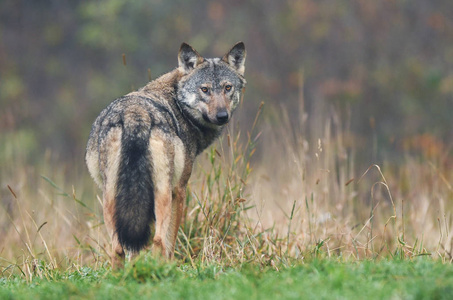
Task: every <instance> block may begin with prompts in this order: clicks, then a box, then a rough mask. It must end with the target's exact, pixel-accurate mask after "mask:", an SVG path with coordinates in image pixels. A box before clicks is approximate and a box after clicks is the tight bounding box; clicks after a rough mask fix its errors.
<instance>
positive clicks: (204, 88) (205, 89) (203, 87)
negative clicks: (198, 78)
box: [201, 86, 209, 94]
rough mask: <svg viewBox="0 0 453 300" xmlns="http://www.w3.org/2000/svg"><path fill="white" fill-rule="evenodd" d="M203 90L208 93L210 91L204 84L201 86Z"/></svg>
mask: <svg viewBox="0 0 453 300" xmlns="http://www.w3.org/2000/svg"><path fill="white" fill-rule="evenodd" d="M201 91H202V92H203V93H205V94H207V93H208V92H209V89H208V88H207V87H205V86H202V87H201Z"/></svg>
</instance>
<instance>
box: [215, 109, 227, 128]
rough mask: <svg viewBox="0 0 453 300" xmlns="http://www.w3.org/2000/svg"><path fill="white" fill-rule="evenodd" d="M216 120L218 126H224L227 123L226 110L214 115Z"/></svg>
mask: <svg viewBox="0 0 453 300" xmlns="http://www.w3.org/2000/svg"><path fill="white" fill-rule="evenodd" d="M216 119H217V122H218V123H219V124H220V125H223V124H225V123H226V122H228V112H227V111H226V110H223V111H219V112H218V113H217V115H216Z"/></svg>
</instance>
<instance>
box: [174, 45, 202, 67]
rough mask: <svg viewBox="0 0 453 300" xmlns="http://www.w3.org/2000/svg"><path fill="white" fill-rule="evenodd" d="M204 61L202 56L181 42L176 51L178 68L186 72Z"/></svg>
mask: <svg viewBox="0 0 453 300" xmlns="http://www.w3.org/2000/svg"><path fill="white" fill-rule="evenodd" d="M203 61H204V58H203V57H201V55H200V54H198V52H197V51H195V50H194V49H193V48H192V47H190V46H189V45H187V44H186V43H182V44H181V48H179V53H178V64H179V68H180V69H181V70H182V71H183V72H184V73H187V72H189V71H190V70H193V69H194V68H195V67H196V66H197V65H199V64H201V63H202V62H203Z"/></svg>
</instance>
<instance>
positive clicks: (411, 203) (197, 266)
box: [0, 104, 453, 299]
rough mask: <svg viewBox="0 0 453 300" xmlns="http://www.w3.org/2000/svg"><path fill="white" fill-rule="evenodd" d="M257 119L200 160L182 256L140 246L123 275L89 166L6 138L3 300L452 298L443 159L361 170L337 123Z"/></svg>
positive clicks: (408, 157)
mask: <svg viewBox="0 0 453 300" xmlns="http://www.w3.org/2000/svg"><path fill="white" fill-rule="evenodd" d="M263 111H264V112H265V111H266V108H265V107H263V104H261V105H260V106H259V107H258V108H257V114H256V116H255V118H254V119H253V120H254V121H253V123H252V125H251V127H250V128H249V130H246V131H241V130H240V129H239V128H240V127H239V126H238V124H237V123H232V124H230V126H229V127H228V129H227V130H226V131H225V133H224V135H223V136H222V138H221V139H220V141H219V142H217V143H215V144H214V145H213V146H212V147H211V148H209V150H207V151H205V153H203V154H202V155H201V156H200V158H199V159H198V161H197V162H196V166H195V171H194V174H193V175H192V178H191V180H190V184H189V186H190V188H189V189H188V193H187V198H186V208H185V212H184V219H183V225H182V227H181V229H180V231H179V234H178V242H177V246H176V259H175V260H174V261H172V262H171V263H165V262H162V261H158V260H155V259H153V258H151V257H150V256H149V255H148V254H147V253H146V251H144V253H143V254H142V255H141V256H140V257H139V258H138V259H136V260H133V261H130V262H128V263H127V264H126V267H125V269H124V270H122V271H118V272H114V271H112V270H111V269H110V266H109V259H108V255H107V251H108V247H109V240H108V236H107V234H106V230H105V227H104V226H103V220H102V209H101V207H102V206H101V195H100V194H99V193H100V191H99V190H98V189H97V188H96V186H95V185H94V183H93V182H92V180H91V178H90V177H89V175H88V172H87V170H86V169H85V166H84V164H83V160H82V159H79V161H78V162H77V161H76V162H74V163H68V164H64V163H62V164H57V163H55V161H54V160H53V158H52V157H53V154H52V153H51V152H50V151H48V152H46V153H44V154H43V157H42V159H41V160H38V161H36V162H35V163H33V164H32V163H30V162H28V161H27V159H26V157H27V150H26V149H27V148H26V147H23V145H26V143H27V141H28V140H29V137H28V136H27V134H26V133H23V134H16V135H14V136H13V135H11V136H4V137H2V138H3V139H4V140H3V141H2V142H3V148H2V153H1V154H2V155H1V157H2V164H3V166H4V167H3V168H2V170H1V182H2V183H6V186H2V194H1V195H2V210H1V211H0V215H1V217H0V220H2V221H1V222H2V224H1V228H2V243H1V249H0V268H1V269H0V270H1V278H0V286H1V289H0V290H1V292H0V297H1V298H11V299H15V298H18V299H19V298H28V297H30V296H34V297H36V298H46V299H50V298H61V297H62V296H63V297H75V298H100V297H102V298H117V297H118V296H121V298H132V297H134V298H135V297H137V296H138V297H139V298H148V297H150V296H155V297H156V298H161V297H164V296H165V297H169V298H184V299H190V298H194V299H195V298H197V299H199V298H216V299H217V298H219V299H231V298H232V297H235V298H240V299H245V298H247V299H249V298H251V299H263V298H274V297H275V296H277V295H278V296H281V297H284V298H300V297H310V298H320V299H322V298H348V299H349V298H357V299H359V298H364V297H368V298H372V299H382V298H401V299H428V298H430V299H442V298H444V299H448V298H450V297H452V296H453V289H452V288H451V287H452V286H453V285H452V283H453V272H452V269H451V261H452V243H453V242H452V241H453V240H452V237H451V234H450V231H451V229H452V228H451V226H452V222H451V208H452V207H451V205H452V203H451V199H452V196H453V190H452V187H451V184H450V182H452V179H453V178H452V177H453V173H452V172H451V168H448V166H449V165H450V163H451V161H449V159H450V158H449V157H448V152H446V153H445V152H439V151H437V152H436V151H434V150H433V149H431V148H428V149H422V148H420V149H421V150H425V152H423V151H419V152H414V153H411V152H409V151H408V152H407V153H406V154H405V155H404V157H403V158H402V161H400V162H398V163H391V162H384V164H382V165H378V164H373V163H370V165H369V166H368V167H363V168H362V169H360V168H361V167H360V166H356V165H355V164H356V162H357V158H356V156H357V153H356V151H357V150H356V145H357V144H358V142H357V138H355V137H354V136H353V135H352V133H350V132H349V131H348V130H347V126H345V125H344V124H343V123H342V122H341V120H340V119H341V118H340V117H339V116H338V115H337V114H335V113H332V114H331V115H324V116H317V118H318V119H321V120H323V122H321V123H320V126H319V127H318V128H317V131H316V132H307V129H306V128H304V124H303V123H301V124H300V126H299V127H298V128H295V127H293V126H291V122H290V121H289V117H288V116H287V114H285V113H281V114H280V115H279V116H278V117H279V120H278V122H279V123H280V124H283V125H281V126H272V121H271V120H270V119H269V114H267V115H265V116H261V115H262V114H263ZM281 111H283V112H284V109H282V110H281ZM299 114H300V119H301V120H304V111H303V107H302V106H301V109H300V111H299ZM430 145H431V146H432V144H430ZM431 146H430V147H431ZM417 149H418V150H420V149H419V148H417ZM428 150H429V151H428ZM433 153H434V154H436V155H438V156H435V155H434V154H433ZM358 169H359V170H358Z"/></svg>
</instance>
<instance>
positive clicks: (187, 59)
mask: <svg viewBox="0 0 453 300" xmlns="http://www.w3.org/2000/svg"><path fill="white" fill-rule="evenodd" d="M245 57H246V51H245V46H244V43H242V42H239V43H237V44H236V45H234V46H233V48H231V50H230V51H228V53H227V54H225V56H223V57H222V58H203V57H201V56H200V54H198V52H197V51H195V50H194V49H193V48H192V47H190V46H189V45H187V44H186V43H183V44H182V45H181V49H180V50H179V55H178V62H179V71H180V72H181V73H182V74H183V76H182V78H181V80H180V81H179V83H178V94H177V101H178V102H179V103H180V106H181V109H183V110H184V111H185V112H186V115H188V116H189V117H190V118H192V119H194V120H196V121H197V122H198V123H200V124H203V125H204V126H209V127H215V126H222V125H224V124H226V123H228V121H229V120H230V118H231V115H232V113H233V111H234V110H235V108H236V107H237V105H238V103H239V101H240V99H241V93H242V89H243V88H244V86H245V83H246V81H245V79H244V77H243V76H244V70H245V66H244V64H245Z"/></svg>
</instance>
